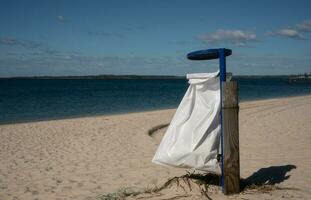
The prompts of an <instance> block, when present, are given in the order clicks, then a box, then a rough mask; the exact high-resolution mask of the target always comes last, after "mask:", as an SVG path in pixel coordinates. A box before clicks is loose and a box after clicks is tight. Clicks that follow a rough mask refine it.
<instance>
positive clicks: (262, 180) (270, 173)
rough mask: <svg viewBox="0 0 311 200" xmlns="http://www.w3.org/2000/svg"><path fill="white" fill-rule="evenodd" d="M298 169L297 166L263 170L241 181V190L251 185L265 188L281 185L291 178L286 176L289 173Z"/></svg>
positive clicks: (273, 167)
mask: <svg viewBox="0 0 311 200" xmlns="http://www.w3.org/2000/svg"><path fill="white" fill-rule="evenodd" d="M296 168H297V167H296V166H295V165H282V166H271V167H267V168H261V169H259V170H258V171H256V172H254V173H253V174H252V175H251V176H249V177H247V178H246V179H241V190H243V189H245V188H246V187H247V186H250V185H257V186H264V185H275V184H278V183H281V182H283V181H285V180H287V179H288V178H289V177H290V175H286V174H287V172H289V171H291V170H293V169H296Z"/></svg>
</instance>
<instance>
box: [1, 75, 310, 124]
mask: <svg viewBox="0 0 311 200" xmlns="http://www.w3.org/2000/svg"><path fill="white" fill-rule="evenodd" d="M236 80H237V81H238V84H239V98H240V100H241V101H248V100H256V99H269V98H277V97H288V96H298V95H305V94H311V84H310V83H294V84H290V83H288V80H287V79H286V78H268V77H266V78H236ZM187 87H188V84H187V80H183V79H176V80H174V79H171V80H169V79H164V80H163V79H158V80H152V79H149V80H146V79H134V80H94V79H93V80H92V79H2V80H0V124H6V123H18V122H26V121H40V120H48V119H60V118H73V117H81V116H94V115H107V114H117V113H128V112H138V111H147V110H157V109H165V108H176V107H177V106H178V104H179V102H180V101H181V99H182V97H183V95H184V93H185V91H186V89H187Z"/></svg>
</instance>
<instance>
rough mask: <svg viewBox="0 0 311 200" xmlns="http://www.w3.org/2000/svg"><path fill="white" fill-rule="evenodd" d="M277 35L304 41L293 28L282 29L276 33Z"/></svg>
mask: <svg viewBox="0 0 311 200" xmlns="http://www.w3.org/2000/svg"><path fill="white" fill-rule="evenodd" d="M277 34H278V35H280V36H283V37H289V38H294V39H304V37H303V36H302V35H301V34H300V33H299V32H298V31H297V30H295V29H293V28H283V29H280V30H279V31H278V32H277Z"/></svg>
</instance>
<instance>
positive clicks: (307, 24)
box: [270, 19, 311, 40]
mask: <svg viewBox="0 0 311 200" xmlns="http://www.w3.org/2000/svg"><path fill="white" fill-rule="evenodd" d="M307 32H311V20H310V19H308V20H304V21H302V22H301V23H298V24H296V25H293V26H290V27H287V28H281V29H279V30H278V31H276V32H274V33H273V32H272V34H270V35H279V36H282V37H285V38H292V39H300V40H301V39H306V37H305V36H304V35H303V33H307Z"/></svg>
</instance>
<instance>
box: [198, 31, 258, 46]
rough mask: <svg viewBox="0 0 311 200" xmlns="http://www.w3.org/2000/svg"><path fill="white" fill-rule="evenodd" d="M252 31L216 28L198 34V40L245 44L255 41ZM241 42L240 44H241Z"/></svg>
mask: <svg viewBox="0 0 311 200" xmlns="http://www.w3.org/2000/svg"><path fill="white" fill-rule="evenodd" d="M256 38H257V36H256V34H255V33H254V32H250V31H242V30H224V29H218V30H217V31H215V32H213V33H206V34H203V35H201V36H199V40H201V41H203V42H212V43H220V42H221V43H226V42H227V43H232V44H235V45H237V46H246V43H248V42H253V41H257V39H256ZM241 44H242V45H241Z"/></svg>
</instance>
